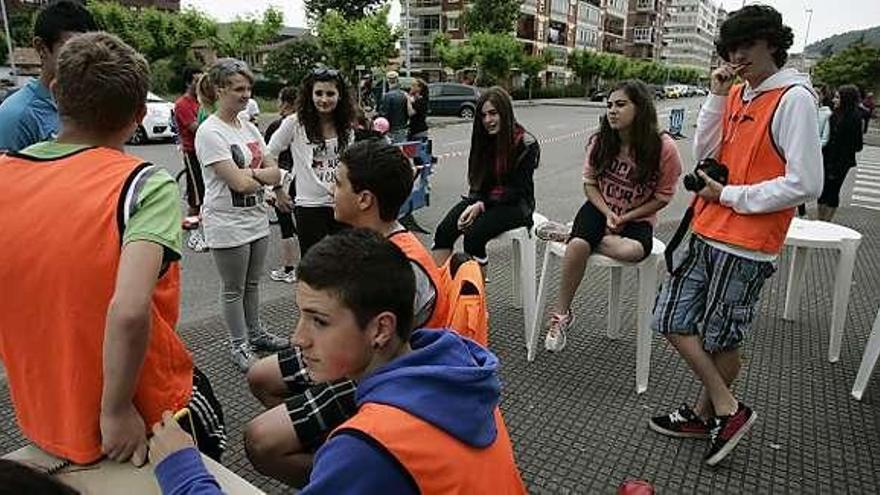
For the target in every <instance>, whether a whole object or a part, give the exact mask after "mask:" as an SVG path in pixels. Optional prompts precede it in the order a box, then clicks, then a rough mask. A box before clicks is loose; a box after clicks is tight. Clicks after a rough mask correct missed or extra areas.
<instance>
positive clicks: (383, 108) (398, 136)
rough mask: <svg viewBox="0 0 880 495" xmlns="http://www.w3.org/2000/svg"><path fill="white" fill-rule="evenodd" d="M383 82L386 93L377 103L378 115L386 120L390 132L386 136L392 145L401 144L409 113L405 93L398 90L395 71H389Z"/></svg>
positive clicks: (406, 129) (398, 81) (407, 129)
mask: <svg viewBox="0 0 880 495" xmlns="http://www.w3.org/2000/svg"><path fill="white" fill-rule="evenodd" d="M385 81H386V83H387V84H388V91H386V92H385V94H384V95H382V101H381V102H380V103H379V115H380V116H382V117H385V118H386V119H388V123H389V124H390V126H391V130H390V131H389V133H388V135H389V136H390V137H391V142H392V143H402V142H404V141H406V137H407V134H408V133H409V128H408V127H407V124H408V123H409V112H408V109H407V96H406V93H404V92H403V90H402V89H400V80H399V76H398V74H397V72H396V71H393V70H392V71H390V72H388V74H386V75H385Z"/></svg>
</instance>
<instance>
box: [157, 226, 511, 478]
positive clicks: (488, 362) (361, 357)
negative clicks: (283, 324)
mask: <svg viewBox="0 0 880 495" xmlns="http://www.w3.org/2000/svg"><path fill="white" fill-rule="evenodd" d="M298 275H299V284H298V286H297V289H296V302H297V305H298V306H299V310H300V314H301V317H300V319H299V321H298V323H297V326H296V331H295V332H294V334H293V338H292V340H293V343H294V344H295V345H296V346H298V347H299V348H301V349H302V354H303V359H304V360H305V362H306V363H307V364H308V367H309V373H310V375H311V377H312V378H313V379H314V380H315V381H321V382H333V381H335V380H339V379H343V378H344V379H351V380H356V381H357V382H358V383H359V386H358V393H357V413H356V414H355V415H354V416H353V417H352V418H350V419H349V420H347V421H345V422H344V423H343V424H342V425H341V426H340V427H338V428H336V429H335V430H334V431H333V432H332V434H331V436H330V437H329V439H328V440H327V441H326V443H324V445H322V446H321V448H320V449H319V450H318V452H317V454H316V457H315V464H314V468H313V470H312V473H311V477H310V480H309V483H308V484H307V485H306V486H305V487H304V489H303V491H302V492H301V493H303V494H315V493H328V494H329V493H333V494H335V493H355V494H357V493H363V494H367V493H370V494H372V493H394V494H416V493H422V494H426V495H430V494H441V493H497V494H521V493H525V488H524V486H523V483H522V480H521V478H520V475H519V472H518V470H517V467H516V463H515V461H514V456H513V449H512V446H511V442H510V438H509V436H508V434H507V430H506V428H505V426H504V421H503V420H502V418H501V415H500V413H499V410H498V402H499V398H500V382H499V380H498V376H497V366H498V360H497V358H496V357H495V355H494V354H492V353H491V352H490V351H488V350H486V349H485V348H483V347H481V346H479V345H477V344H475V343H474V342H473V341H470V340H468V339H464V338H462V337H460V336H459V335H457V334H456V333H454V332H451V331H444V330H441V331H425V330H415V331H414V332H413V331H411V329H412V326H413V325H412V320H413V305H412V301H413V297H414V286H415V281H414V276H413V271H412V268H411V267H410V261H409V259H408V258H407V257H406V256H405V255H404V254H403V252H402V251H401V250H400V249H399V248H397V247H396V246H394V245H393V244H392V243H391V242H389V241H388V240H386V239H384V238H383V237H382V236H381V235H379V234H378V233H376V232H372V231H368V230H364V229H350V230H347V231H344V232H342V233H339V234H337V235H334V236H330V237H327V238H325V239H323V240H322V241H321V242H319V243H318V244H317V245H315V246H314V247H313V248H312V249H310V250H309V252H308V253H307V254H306V256H305V257H304V258H303V259H302V261H301V262H300V265H299V268H298ZM377 281H380V282H378V283H377ZM166 418H167V419H166V421H165V424H162V425H157V426H156V428H155V429H154V432H155V436H154V439H153V443H152V444H151V456H153V455H154V454H155V456H154V457H151V460H152V461H153V462H154V465H156V473H157V475H158V476H159V478H160V480H161V479H162V478H163V476H164V473H166V472H170V471H176V472H180V469H179V468H180V467H181V466H180V465H173V463H174V461H173V458H170V457H168V456H169V455H173V454H175V453H177V452H179V451H181V450H187V449H188V448H189V447H190V446H191V442H189V441H187V439H186V438H185V436H182V435H180V432H179V429H178V428H179V427H178V426H177V425H176V424H175V423H174V422H173V421H170V420H169V419H170V416H166ZM153 446H155V447H156V448H153ZM166 459H167V460H168V462H166ZM186 468H187V469H186V476H177V477H175V478H174V481H175V482H174V483H173V484H171V483H169V484H163V487H162V488H163V489H164V490H165V492H166V493H172V492H174V493H177V492H178V491H189V490H192V489H193V488H194V486H193V484H194V483H204V480H205V478H206V476H209V475H207V473H206V471H205V470H204V466H200V465H198V464H191V465H189V466H187V467H186ZM353 473H356V475H355V474H353ZM200 487H201V488H204V489H205V491H204V492H199V493H219V491H217V489H216V487H215V488H213V490H214V491H211V490H212V488H211V487H209V486H208V485H207V484H204V485H200Z"/></svg>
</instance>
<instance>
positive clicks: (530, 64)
mask: <svg viewBox="0 0 880 495" xmlns="http://www.w3.org/2000/svg"><path fill="white" fill-rule="evenodd" d="M552 61H553V55H552V54H551V53H549V52H543V53H541V54H540V55H531V54H529V55H523V56H522V59H521V60H520V62H519V68H520V70H521V71H522V73H523V74H525V75H526V77H527V78H528V79H527V80H526V86H527V87H528V89H529V101H531V100H532V90H533V89H534V88H535V86H536V85H537V83H538V82H539V81H540V80H539V79H538V74H540V73H541V71H543V70H545V69H546V68H547V66H548V65H550V62H552Z"/></svg>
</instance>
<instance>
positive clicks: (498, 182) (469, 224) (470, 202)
mask: <svg viewBox="0 0 880 495" xmlns="http://www.w3.org/2000/svg"><path fill="white" fill-rule="evenodd" d="M540 158H541V148H540V145H539V144H538V140H537V139H535V137H534V136H533V135H531V134H530V133H528V132H527V131H526V130H525V128H523V127H522V126H521V125H520V124H519V123H518V122H517V121H516V118H515V117H514V115H513V103H512V102H511V99H510V95H508V94H507V92H506V91H504V90H503V89H502V88H500V87H497V86H495V87H492V88H489V89H487V90H486V91H484V92H482V93H481V94H480V99H479V101H478V102H477V109H476V112H475V114H474V123H473V129H472V131H471V151H470V157H469V158H468V191H469V192H468V195H467V196H465V197H462V200H461V201H459V202H458V204H456V205H455V206H453V207H452V209H450V210H449V212H447V213H446V216H445V217H444V218H443V220H442V221H441V222H440V225H438V226H437V231H436V232H435V233H434V246H433V248H432V250H433V252H434V253H433V254H434V260H435V261H436V262H437V266H443V263H445V262H446V260H447V259H449V256H450V255H451V254H452V248H453V246H454V245H455V242H456V241H457V240H458V238H459V237H462V236H463V237H464V252H465V253H467V254H469V255H470V256H471V257H473V258H474V259H475V260H476V261H477V262H478V263H479V264H480V266H481V267H482V268H483V270H484V274H485V266H486V263H488V262H489V258H488V255H487V254H486V244H488V243H489V241H491V240H492V239H494V238H495V237H498V236H499V235H501V234H502V233H504V232H507V231H508V230H513V229H516V228H519V227H530V226H531V225H532V213H533V212H534V211H535V183H534V179H533V176H534V173H535V169H536V168H537V167H538V163H539V161H540Z"/></svg>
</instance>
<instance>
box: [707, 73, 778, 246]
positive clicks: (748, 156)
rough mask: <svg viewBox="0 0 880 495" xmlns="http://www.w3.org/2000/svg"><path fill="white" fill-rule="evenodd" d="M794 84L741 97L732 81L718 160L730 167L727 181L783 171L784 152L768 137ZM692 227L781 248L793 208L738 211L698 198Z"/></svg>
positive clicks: (727, 239)
mask: <svg viewBox="0 0 880 495" xmlns="http://www.w3.org/2000/svg"><path fill="white" fill-rule="evenodd" d="M791 87H793V86H788V87H784V88H778V89H771V90H769V91H765V92H763V93H760V94H759V95H757V96H756V97H755V98H753V99H752V100H751V101H750V102H748V103H746V102H743V100H742V92H743V88H744V86H743V85H742V84H740V85H737V86H734V87H733V89H732V90H731V91H730V96H728V98H727V106H726V107H725V109H724V115H723V119H724V123H723V126H724V127H723V135H722V143H721V153H720V156H719V158H718V161H719V162H721V163H723V164H725V165H727V167H728V169H729V170H730V177H729V179H728V184H729V185H747V184H757V183H759V182H764V181H767V180H771V179H774V178H776V177H782V176H783V175H785V157H784V156H782V153H781V152H780V151H779V148H778V147H777V146H776V143H775V142H774V141H773V132H772V123H773V114H774V113H775V112H776V108H777V107H778V106H779V102H780V101H781V100H782V97H783V96H784V95H785V92H786V91H787V90H788V89H790V88H791ZM694 211H695V212H696V214H695V218H694V223H693V230H694V232H696V233H697V234H699V235H701V236H703V237H706V238H709V239H712V240H715V241H719V242H724V243H727V244H732V245H734V246H739V247H742V248H745V249H750V250H752V251H761V252H764V253H769V254H777V253H779V252H780V251H782V245H783V243H784V242H785V235H786V233H787V232H788V225H789V224H790V223H791V219H792V217H794V211H795V209H794V208H787V209H785V210H781V211H776V212H773V213H760V214H756V215H741V214H739V213H737V212H735V211H733V208H730V207H727V206H724V205H722V204H720V203H716V202H712V203H709V202H707V201H705V200H704V199H702V198H697V202H696V205H695V207H694Z"/></svg>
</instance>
